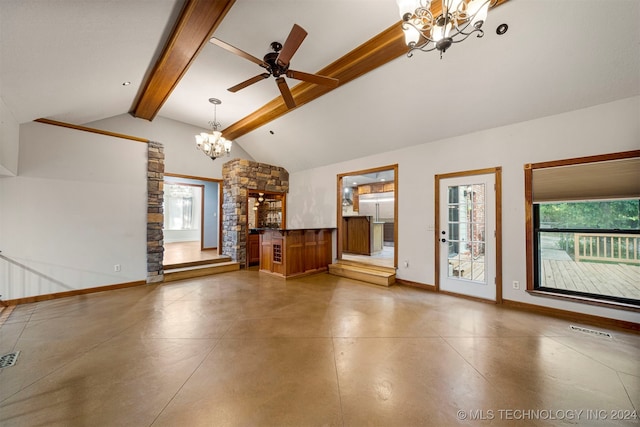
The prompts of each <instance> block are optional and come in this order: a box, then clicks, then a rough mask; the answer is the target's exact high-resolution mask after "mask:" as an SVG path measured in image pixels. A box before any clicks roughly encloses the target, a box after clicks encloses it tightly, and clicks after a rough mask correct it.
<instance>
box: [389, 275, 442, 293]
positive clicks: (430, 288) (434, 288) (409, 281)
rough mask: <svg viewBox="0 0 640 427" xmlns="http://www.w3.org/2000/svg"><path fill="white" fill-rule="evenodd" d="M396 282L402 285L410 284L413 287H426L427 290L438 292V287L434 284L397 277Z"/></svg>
mask: <svg viewBox="0 0 640 427" xmlns="http://www.w3.org/2000/svg"><path fill="white" fill-rule="evenodd" d="M396 284H398V285H402V286H409V287H412V288H419V289H424V290H425V291H430V292H436V287H435V286H434V285H428V284H426V283H420V282H412V281H411V280H405V279H398V278H397V277H396Z"/></svg>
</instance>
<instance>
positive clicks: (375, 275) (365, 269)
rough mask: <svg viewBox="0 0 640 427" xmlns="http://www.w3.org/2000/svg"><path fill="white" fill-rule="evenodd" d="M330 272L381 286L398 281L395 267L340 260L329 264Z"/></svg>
mask: <svg viewBox="0 0 640 427" xmlns="http://www.w3.org/2000/svg"><path fill="white" fill-rule="evenodd" d="M329 274H333V275H334V276H340V277H347V278H349V279H355V280H360V281H363V282H367V283H373V284H374V285H380V286H391V285H393V284H394V283H395V282H396V270H395V268H390V267H382V266H377V265H369V264H364V263H358V262H355V261H345V260H339V261H338V262H336V263H334V264H330V265H329Z"/></svg>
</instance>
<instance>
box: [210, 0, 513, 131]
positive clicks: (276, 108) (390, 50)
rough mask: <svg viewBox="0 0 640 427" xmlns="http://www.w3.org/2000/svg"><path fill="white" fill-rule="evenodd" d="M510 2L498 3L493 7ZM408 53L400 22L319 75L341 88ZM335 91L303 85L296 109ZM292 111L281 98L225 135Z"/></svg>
mask: <svg viewBox="0 0 640 427" xmlns="http://www.w3.org/2000/svg"><path fill="white" fill-rule="evenodd" d="M507 1H508V0H498V1H497V3H496V4H495V6H493V7H494V8H495V7H497V6H499V5H501V4H503V3H506V2H507ZM441 10H442V9H441V4H440V2H433V3H432V6H431V12H432V13H433V14H434V16H437V15H439V14H440V13H441ZM406 53H407V45H406V44H405V41H404V33H403V31H402V21H398V22H397V23H396V24H394V25H392V26H391V27H389V28H387V29H386V30H384V31H382V32H381V33H379V34H378V35H376V36H374V37H373V38H372V39H370V40H368V41H366V42H365V43H363V44H361V45H360V46H358V47H357V48H355V49H353V50H352V51H351V52H349V53H347V54H346V55H344V56H342V57H341V58H339V59H338V60H336V61H335V62H333V63H331V64H329V65H328V66H326V67H325V68H323V69H322V70H320V71H318V72H316V73H315V74H319V75H322V76H328V77H333V78H336V79H338V80H339V81H340V83H339V85H338V87H340V86H342V85H344V84H346V83H348V82H350V81H351V80H354V79H356V78H358V77H360V76H362V75H364V74H366V73H368V72H370V71H373V70H375V69H376V68H378V67H380V66H382V65H384V64H386V63H388V62H390V61H392V60H394V59H396V58H398V57H400V56H402V55H405V54H406ZM332 90H335V88H331V87H327V86H322V85H316V84H313V83H307V82H302V83H300V84H298V85H296V86H294V87H293V88H292V89H291V94H292V95H293V98H294V100H295V102H296V108H298V107H300V106H302V105H304V104H306V103H308V102H311V101H313V100H314V99H317V98H319V97H321V96H322V95H325V94H327V93H329V92H331V91H332ZM289 111H291V110H290V109H288V108H287V106H286V105H285V103H284V101H283V99H282V97H278V98H275V99H273V100H271V101H269V102H268V103H267V104H265V105H264V106H262V107H261V108H259V109H258V110H256V111H254V112H253V113H251V114H249V115H248V116H246V117H244V118H242V119H240V120H238V121H237V122H235V123H233V124H232V125H230V126H229V127H227V128H226V129H224V130H223V131H222V133H223V135H224V137H225V138H227V139H237V138H239V137H241V136H243V135H246V134H247V133H249V132H251V131H253V130H255V129H257V128H259V127H260V126H263V125H265V124H266V123H269V122H270V121H272V120H275V119H277V118H278V117H281V116H283V115H285V114H287V113H288V112H289Z"/></svg>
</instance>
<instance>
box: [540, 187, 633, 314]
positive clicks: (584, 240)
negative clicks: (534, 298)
mask: <svg viewBox="0 0 640 427" xmlns="http://www.w3.org/2000/svg"><path fill="white" fill-rule="evenodd" d="M639 209H640V200H639V199H631V200H607V201H582V202H549V203H536V204H535V205H534V221H535V240H534V244H535V245H536V249H537V250H536V251H535V252H536V259H535V261H536V263H535V264H536V268H535V270H534V273H535V274H536V280H535V283H536V284H537V288H538V289H548V290H553V291H556V292H560V293H567V294H577V295H584V296H589V297H596V298H604V299H611V300H614V301H621V302H626V303H631V304H638V303H640V274H639V269H640V257H639V256H638V251H639V250H640V234H638V232H639V230H640V226H639V223H638V212H639Z"/></svg>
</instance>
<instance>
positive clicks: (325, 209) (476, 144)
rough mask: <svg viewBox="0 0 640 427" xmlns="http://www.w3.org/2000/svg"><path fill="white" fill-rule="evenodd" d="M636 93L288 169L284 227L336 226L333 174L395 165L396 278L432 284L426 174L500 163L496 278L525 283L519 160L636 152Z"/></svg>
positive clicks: (510, 292) (639, 318)
mask: <svg viewBox="0 0 640 427" xmlns="http://www.w3.org/2000/svg"><path fill="white" fill-rule="evenodd" d="M639 117H640V97H632V98H627V99H623V100H620V101H616V102H612V103H609V104H604V105H599V106H595V107H591V108H587V109H583V110H578V111H573V112H570V113H565V114H560V115H556V116H550V117H545V118H542V119H538V120H532V121H528V122H523V123H518V124H515V125H510V126H505V127H501V128H495V129H489V130H486V131H481V132H477V133H473V134H468V135H463V136H460V137H456V138H451V139H446V140H441V141H438V142H433V143H428V144H422V145H416V146H413V147H409V148H406V149H401V150H397V151H391V152H387V153H383V154H378V155H374V156H370V157H366V158H361V159H357V160H352V161H347V162H343V163H339V164H333V165H329V166H325V167H321V168H316V169H311V170H306V171H301V172H297V173H292V174H291V176H290V192H289V196H288V197H287V227H289V228H300V227H336V193H335V192H336V182H337V177H336V175H337V174H341V173H348V172H351V171H357V170H363V169H368V168H374V167H381V166H387V165H392V164H395V163H397V164H398V177H397V179H398V185H399V189H398V194H397V198H398V203H399V204H398V210H399V212H398V218H397V219H396V221H397V222H398V243H397V245H398V248H397V250H398V261H399V264H400V266H402V265H403V262H404V261H408V262H409V268H404V267H400V268H399V269H398V272H397V277H398V278H400V279H405V280H410V281H414V282H419V283H424V284H433V283H435V278H434V272H435V269H434V256H435V252H434V248H435V244H436V242H435V237H434V232H433V231H428V226H429V225H433V224H434V223H435V212H434V209H435V201H434V182H435V180H434V175H436V174H442V173H448V172H457V171H465V170H472V169H481V168H488V167H495V166H501V167H502V172H503V175H502V179H503V180H502V191H503V196H502V227H503V228H502V232H503V263H502V265H503V283H505V284H506V283H511V282H512V281H513V280H518V281H520V282H521V283H525V282H526V280H525V279H526V259H525V209H524V173H523V168H524V165H525V164H526V163H535V162H541V161H550V160H559V159H564V158H572V157H581V156H590V155H598V154H604V153H612V152H618V151H628V150H637V149H640V120H638V118H639ZM503 298H504V299H507V300H514V301H521V302H525V303H529V304H537V305H546V306H550V307H555V308H560V309H565V310H571V311H577V312H581V313H587V314H594V315H598V316H604V317H610V318H616V319H621V320H627V321H633V322H640V314H638V313H632V312H629V311H622V310H613V309H609V308H604V307H598V306H587V305H583V304H576V303H571V302H566V301H561V300H555V299H549V298H541V297H533V296H531V295H529V294H527V293H526V292H525V290H524V289H521V290H514V289H512V288H511V287H510V286H503Z"/></svg>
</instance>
